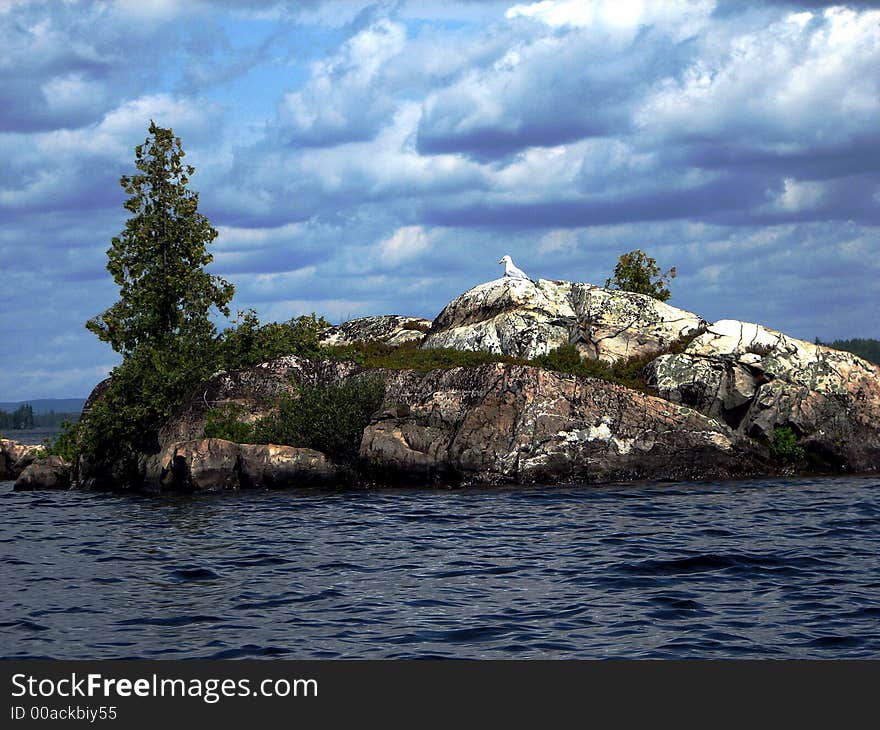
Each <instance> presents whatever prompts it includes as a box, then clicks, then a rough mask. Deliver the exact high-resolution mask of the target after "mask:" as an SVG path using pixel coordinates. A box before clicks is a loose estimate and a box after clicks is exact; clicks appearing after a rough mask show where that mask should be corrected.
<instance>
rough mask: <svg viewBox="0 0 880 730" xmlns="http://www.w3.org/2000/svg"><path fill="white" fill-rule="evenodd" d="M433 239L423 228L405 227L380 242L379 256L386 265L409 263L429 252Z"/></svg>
mask: <svg viewBox="0 0 880 730" xmlns="http://www.w3.org/2000/svg"><path fill="white" fill-rule="evenodd" d="M432 237H433V236H432V234H431V233H430V232H428V231H426V230H425V229H424V228H422V226H403V227H402V228H398V229H397V230H396V231H395V232H394V233H393V234H392V235H391V236H389V237H388V238H386V239H385V240H383V241H380V242H379V245H378V250H379V256H380V257H381V259H382V262H383V263H386V264H392V265H393V264H399V263H402V262H403V261H408V260H409V259H413V258H415V257H416V256H418V255H419V254H422V253H424V252H425V251H427V250H428V248H429V247H430V245H431V240H432Z"/></svg>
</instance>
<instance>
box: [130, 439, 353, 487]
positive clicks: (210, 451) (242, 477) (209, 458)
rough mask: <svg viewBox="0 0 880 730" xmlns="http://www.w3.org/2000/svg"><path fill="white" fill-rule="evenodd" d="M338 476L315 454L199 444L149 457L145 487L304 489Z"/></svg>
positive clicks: (210, 441) (260, 446)
mask: <svg viewBox="0 0 880 730" xmlns="http://www.w3.org/2000/svg"><path fill="white" fill-rule="evenodd" d="M338 471H339V470H338V469H337V467H335V466H334V465H333V464H332V463H330V461H329V460H328V459H327V457H325V456H324V454H322V453H320V452H319V451H315V450H313V449H304V448H296V447H293V446H277V445H275V444H236V443H233V442H232V441H225V440H223V439H213V438H211V439H197V440H193V441H184V442H181V443H176V444H170V445H169V446H167V447H166V448H165V449H163V451H162V452H161V453H160V454H158V455H156V456H153V457H151V458H150V459H149V460H148V462H147V465H146V474H145V479H144V486H145V487H146V488H147V489H150V490H153V491H164V490H182V491H195V492H216V491H223V490H226V489H247V488H277V487H302V486H313V485H316V484H326V483H329V482H331V481H332V480H333V479H334V478H335V477H336V476H337V474H338Z"/></svg>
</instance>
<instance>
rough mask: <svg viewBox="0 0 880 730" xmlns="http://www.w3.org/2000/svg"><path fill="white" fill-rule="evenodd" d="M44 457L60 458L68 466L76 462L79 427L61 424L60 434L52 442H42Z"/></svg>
mask: <svg viewBox="0 0 880 730" xmlns="http://www.w3.org/2000/svg"><path fill="white" fill-rule="evenodd" d="M43 451H44V452H45V454H44V456H60V457H61V458H62V459H64V461H66V462H67V463H68V464H72V463H73V462H74V461H76V456H77V454H78V453H79V425H78V424H76V423H71V422H70V421H62V422H61V432H60V433H59V434H58V436H57V437H56V438H55V440H54V441H53V440H52V439H46V440H45V441H43Z"/></svg>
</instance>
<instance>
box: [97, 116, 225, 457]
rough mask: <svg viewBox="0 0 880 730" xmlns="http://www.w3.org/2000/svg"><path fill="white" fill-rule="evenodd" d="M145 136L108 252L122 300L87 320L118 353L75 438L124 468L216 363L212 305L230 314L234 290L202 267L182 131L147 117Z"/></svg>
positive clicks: (205, 240)
mask: <svg viewBox="0 0 880 730" xmlns="http://www.w3.org/2000/svg"><path fill="white" fill-rule="evenodd" d="M149 134H150V136H149V137H148V138H147V139H146V140H145V142H144V143H143V144H141V145H138V146H137V147H136V148H135V166H136V168H137V172H136V173H135V174H133V175H126V176H124V177H123V178H122V179H121V180H120V184H121V185H122V187H123V188H124V189H125V191H126V193H128V194H129V198H128V199H127V200H126V202H125V208H126V210H128V211H129V212H130V213H131V214H132V215H131V217H130V218H129V219H128V221H127V222H126V224H125V230H124V231H123V232H122V233H121V234H120V235H119V236H117V237H115V238H113V241H112V245H111V247H110V249H109V250H108V252H107V255H108V259H109V261H108V264H107V270H108V271H109V272H110V273H111V274H112V276H113V279H114V281H115V282H116V284H117V285H118V286H119V290H120V298H119V301H117V302H116V303H115V304H114V305H112V306H111V307H110V308H109V309H107V310H106V311H105V312H104V313H103V314H101V315H99V316H98V317H95V318H93V319H91V320H89V322H88V323H87V324H86V327H87V328H88V329H89V330H90V331H92V332H94V333H95V334H96V335H97V336H98V337H99V338H100V339H102V340H104V341H105V342H108V343H109V344H110V345H111V346H112V347H113V349H114V350H116V351H117V352H118V353H120V354H121V355H122V358H123V359H122V364H121V365H119V366H118V367H116V368H114V370H113V373H112V380H111V383H110V385H109V387H108V388H107V390H106V391H105V392H104V394H103V396H102V397H101V398H100V399H99V400H98V402H97V403H95V404H93V407H92V408H91V410H90V412H89V413H88V416H87V418H86V419H85V421H84V422H83V424H82V426H81V428H80V445H81V447H82V449H83V450H84V451H85V452H86V453H87V454H88V455H89V456H90V457H91V458H93V459H97V460H111V461H116V462H119V464H118V465H117V466H119V469H118V470H117V471H120V470H121V472H123V473H126V474H127V473H129V472H130V471H131V469H132V468H134V466H135V465H134V464H133V461H134V460H135V459H136V456H135V454H134V452H136V451H142V450H146V451H149V450H151V447H152V446H154V445H155V434H156V430H157V428H158V426H159V424H160V423H161V421H162V419H163V418H165V417H167V416H168V415H169V414H170V412H171V410H172V409H173V408H174V407H175V406H176V405H177V404H178V403H179V402H180V401H181V400H182V399H183V397H184V396H185V395H186V394H187V393H188V392H189V391H190V390H191V389H192V388H193V387H195V385H197V384H198V383H200V382H201V381H203V380H204V379H205V378H206V377H207V376H208V375H210V373H211V372H213V371H214V356H215V338H216V328H215V327H214V325H213V323H212V322H211V319H210V317H209V313H210V311H211V310H212V309H214V308H216V309H217V310H219V311H220V312H222V313H224V314H227V315H228V314H229V310H228V306H227V305H228V304H229V301H230V300H231V298H232V295H233V291H234V287H233V286H232V285H231V284H229V283H228V282H226V281H224V280H223V279H221V278H219V277H217V276H213V275H211V274H209V273H208V272H207V271H206V270H205V267H206V266H207V265H208V264H210V263H211V261H212V260H213V257H212V255H211V254H210V253H208V250H207V246H208V244H210V243H211V242H212V241H213V240H214V238H216V236H217V231H216V230H215V229H214V228H213V227H211V225H210V223H209V222H208V219H207V218H206V217H205V216H204V215H202V214H201V213H199V211H198V193H195V192H193V191H191V190H189V188H188V187H187V185H188V183H189V180H190V177H191V176H192V174H193V173H194V172H195V170H194V168H193V167H192V166H190V165H186V164H184V163H183V157H184V154H185V153H184V151H183V148H182V146H181V141H180V138H179V137H175V136H174V134H173V132H172V130H170V129H164V128H162V127H159V126H157V125H156V124H155V123H152V122H151V123H150V127H149Z"/></svg>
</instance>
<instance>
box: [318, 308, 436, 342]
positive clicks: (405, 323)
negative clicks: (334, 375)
mask: <svg viewBox="0 0 880 730" xmlns="http://www.w3.org/2000/svg"><path fill="white" fill-rule="evenodd" d="M429 329H431V320H429V319H422V318H421V317H403V316H401V315H399V314H385V315H382V316H379V317H361V318H360V319H352V320H349V321H348V322H343V323H342V324H338V325H335V326H333V327H329V328H328V329H325V330H324V331H323V332H321V337H320V340H319V342H320V344H321V345H323V346H325V347H331V346H339V345H351V344H353V343H355V342H384V343H385V344H386V345H402V344H403V343H405V342H417V341H419V340H421V339H422V338H423V337H424V336H425V333H426V332H427V331H428V330H429Z"/></svg>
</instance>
